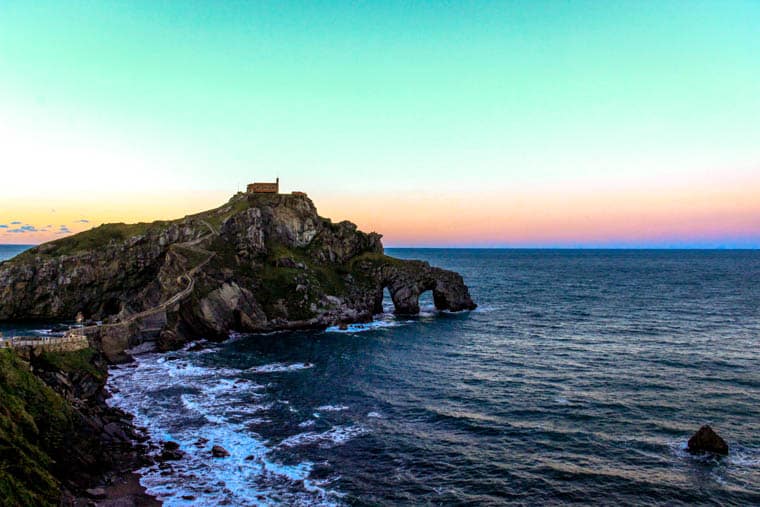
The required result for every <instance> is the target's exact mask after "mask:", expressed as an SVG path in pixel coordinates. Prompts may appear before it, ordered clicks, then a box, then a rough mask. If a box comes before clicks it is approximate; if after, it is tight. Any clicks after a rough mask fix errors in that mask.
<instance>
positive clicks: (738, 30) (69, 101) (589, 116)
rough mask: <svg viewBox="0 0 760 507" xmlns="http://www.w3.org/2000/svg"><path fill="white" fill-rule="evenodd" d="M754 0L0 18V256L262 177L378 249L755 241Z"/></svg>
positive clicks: (135, 6) (119, 10)
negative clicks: (14, 246)
mask: <svg viewBox="0 0 760 507" xmlns="http://www.w3.org/2000/svg"><path fill="white" fill-rule="evenodd" d="M759 26H760V2H757V1H754V0H753V1H746V2H740V1H735V2H731V1H720V2H701V1H697V0H694V1H688V2H686V1H680V2H666V1H658V2H654V1H653V2H646V1H631V2H620V1H612V0H608V1H603V2H602V1H595V2H581V1H551V2H540V1H535V0H533V1H525V2H518V1H514V2H476V1H472V2H464V1H462V2H444V1H441V2H421V1H404V2H392V1H383V2H358V1H357V2H338V1H324V2H317V1H309V2H306V1H304V2H285V1H277V2H274V1H273V2H266V1H256V2H230V1H226V2H216V1H205V2H204V1H192V2H189V1H186V2H180V1H176V2H159V1H154V0H151V1H142V2H140V1H131V2H121V1H120V2H114V1H105V0H92V1H77V2H68V1H61V0H56V1H52V2H46V1H35V2H29V1H27V0H23V1H14V0H3V1H1V2H0V243H38V242H41V241H47V240H49V239H53V238H56V237H61V236H63V235H66V234H69V233H70V232H76V231H80V230H84V229H86V228H89V227H91V226H94V225H98V224H100V223H103V222H113V221H125V222H132V221H140V220H153V219H167V218H176V217H181V216H183V215H185V214H187V213H191V212H195V211H199V210H203V209H207V208H211V207H213V206H216V205H218V204H220V203H221V202H224V201H226V200H227V198H228V197H229V196H230V195H231V194H232V193H234V192H235V191H236V190H238V189H239V188H243V187H244V185H245V183H247V182H249V181H252V180H254V179H255V180H264V181H266V180H270V179H274V177H275V176H279V177H280V178H281V181H282V187H283V189H284V190H285V191H290V190H303V191H306V192H308V193H309V195H310V196H311V197H312V199H314V201H315V203H316V205H317V207H318V209H319V211H320V213H321V214H323V215H325V216H329V217H331V218H333V219H336V220H339V219H350V220H352V221H354V222H356V223H357V224H359V226H360V227H361V228H363V229H365V230H376V231H378V232H381V233H383V234H384V235H385V241H384V242H385V244H386V246H448V245H451V246H568V247H575V246H591V247H593V246H614V247H619V246H630V247H648V246H657V247H660V246H661V247H752V248H757V247H760V30H759V29H758V27H759Z"/></svg>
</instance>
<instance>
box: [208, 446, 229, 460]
mask: <svg viewBox="0 0 760 507" xmlns="http://www.w3.org/2000/svg"><path fill="white" fill-rule="evenodd" d="M211 455H212V456H213V457H215V458H226V457H227V456H229V455H230V453H229V452H228V451H227V449H225V448H224V447H222V446H221V445H215V446H214V447H212V448H211Z"/></svg>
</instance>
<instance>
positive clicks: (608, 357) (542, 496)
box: [110, 249, 760, 505]
mask: <svg viewBox="0 0 760 507" xmlns="http://www.w3.org/2000/svg"><path fill="white" fill-rule="evenodd" d="M388 253H389V254H391V255H394V256H397V257H403V258H415V259H424V260H428V261H430V263H431V264H434V265H437V266H441V267H445V268H449V269H453V270H456V271H458V272H460V273H461V274H462V275H463V276H464V279H465V282H466V283H467V284H468V285H469V287H470V289H471V292H472V295H473V298H474V299H475V301H476V302H477V303H478V304H479V308H478V309H477V310H475V311H473V312H465V313H456V314H450V313H437V312H436V311H435V310H434V307H433V306H432V297H431V296H430V294H426V295H424V296H423V301H422V308H423V311H422V314H421V315H420V316H419V317H416V318H411V319H410V318H399V319H397V318H394V317H393V315H392V314H390V313H386V314H383V315H378V316H377V322H376V323H375V324H373V325H371V326H366V327H362V326H353V327H352V328H351V329H349V330H348V331H342V332H341V331H339V330H337V329H329V330H327V331H326V332H303V333H276V334H269V335H253V336H237V335H235V336H232V337H231V338H230V339H229V340H228V341H227V342H225V343H222V344H215V345H210V346H209V348H206V349H203V350H197V351H190V350H189V349H188V350H183V351H177V352H173V353H169V354H166V355H159V354H154V353H150V352H148V353H144V354H141V355H139V356H138V359H137V362H136V363H135V364H131V365H127V366H122V367H119V368H116V369H115V370H114V371H113V375H112V378H111V381H110V386H111V388H112V389H113V391H114V396H113V398H112V403H113V404H115V405H118V406H120V407H122V408H124V409H126V410H128V411H130V412H132V413H134V414H135V415H136V417H137V422H138V424H141V425H144V426H146V427H147V428H148V429H149V430H150V432H151V435H152V438H153V439H154V440H155V441H160V440H175V441H176V442H178V443H179V444H180V446H181V448H182V450H184V451H185V452H186V453H187V455H186V457H185V459H183V460H180V461H177V462H172V465H171V468H170V469H166V470H161V469H159V468H157V467H154V468H149V469H146V470H144V477H143V483H144V484H145V485H146V486H147V487H148V489H149V491H151V492H153V493H155V494H158V495H159V496H160V497H161V498H162V499H164V500H165V502H166V503H167V504H168V505H221V504H225V503H226V504H227V505H264V504H276V503H283V504H289V505H299V504H300V505H322V504H335V505H426V504H431V505H464V504H466V505H505V504H518V505H555V504H606V505H610V504H613V505H634V504H635V505H693V504H709V505H716V504H720V505H749V504H760V251H643V250H635V251H633V250H631V251H622V250H606V251H605V250H601V251H593V250H411V249H403V250H400V249H399V250H395V249H394V250H391V249H389V251H388ZM386 309H387V310H388V312H390V310H391V309H392V305H391V304H390V301H386ZM702 424H710V425H712V426H713V428H714V429H716V430H717V431H718V433H720V434H721V435H722V436H724V437H725V439H726V440H727V441H728V443H729V446H730V448H731V452H730V455H729V456H728V457H727V458H723V459H712V458H709V459H705V458H700V457H694V456H691V455H690V454H688V453H687V452H686V451H685V447H686V441H687V440H688V438H689V437H690V435H691V434H692V433H693V432H694V431H695V430H697V429H698V428H699V427H700V426H701V425H702ZM199 438H203V439H206V440H207V441H203V440H201V441H199V440H198V439H199ZM215 444H219V445H222V446H223V447H225V448H226V449H227V450H228V451H229V452H230V453H231V456H230V457H229V458H224V459H212V458H211V457H210V453H209V449H210V447H211V446H212V445H215ZM183 496H185V497H186V498H185V499H183V498H182V497H183ZM191 497H192V499H191Z"/></svg>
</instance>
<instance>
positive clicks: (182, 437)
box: [108, 354, 340, 506]
mask: <svg viewBox="0 0 760 507" xmlns="http://www.w3.org/2000/svg"><path fill="white" fill-rule="evenodd" d="M286 366H292V365H286ZM240 372H241V371H240V370H234V369H229V368H216V369H215V368H211V367H207V366H200V365H195V364H191V363H188V362H187V361H185V360H184V359H183V358H181V357H180V359H177V360H173V361H165V360H164V358H163V357H161V356H159V355H157V354H145V355H141V356H139V357H137V358H136V360H135V363H132V364H131V365H124V366H119V367H115V368H113V369H112V370H111V373H110V375H109V379H108V384H109V387H110V388H111V389H112V390H113V391H118V392H116V393H115V394H114V395H113V396H112V397H111V398H109V400H108V402H109V404H110V405H112V406H117V407H119V408H121V409H123V410H125V411H126V412H129V413H132V414H133V415H134V416H135V418H134V422H135V424H136V425H137V426H142V427H145V428H147V430H148V435H149V437H150V439H151V443H152V446H153V448H154V449H156V450H155V451H154V453H158V452H160V451H159V450H158V449H160V443H161V441H165V440H172V441H175V442H177V443H178V444H179V446H180V449H181V450H182V451H183V452H184V453H185V454H184V456H183V457H182V459H180V460H176V461H172V462H171V468H170V469H169V470H161V469H159V468H158V466H150V467H146V468H144V469H142V470H140V473H141V475H142V477H141V480H140V482H141V484H142V485H143V486H145V487H146V489H147V491H148V492H149V493H150V494H153V495H156V496H157V497H158V498H159V499H160V500H162V501H163V502H164V503H165V504H166V505H168V506H173V505H219V504H223V503H226V504H229V505H262V504H264V505H270V504H276V503H287V504H300V505H314V504H319V505H330V504H333V503H334V502H335V500H334V499H335V498H338V497H339V494H338V493H336V492H333V491H329V490H327V489H326V488H320V487H319V483H316V484H312V483H309V484H308V485H307V484H306V481H307V480H308V477H309V475H310V473H311V470H312V468H313V464H312V463H311V462H309V461H302V462H296V463H294V464H283V463H279V462H277V461H275V460H274V458H272V457H270V452H271V448H270V447H268V443H267V441H265V440H264V439H262V438H261V437H260V436H258V435H257V434H256V433H254V432H252V431H251V429H250V427H251V425H254V424H259V423H263V422H269V419H268V418H266V413H267V411H268V410H269V409H270V408H271V406H272V403H251V400H257V399H260V398H261V396H263V395H261V394H260V393H258V392H257V391H259V390H260V389H263V388H264V386H262V385H260V384H257V383H255V382H253V381H252V380H249V379H241V378H239V375H240ZM188 416H189V419H188ZM201 416H202V417H201ZM262 416H263V417H262ZM201 437H202V438H204V439H206V440H205V441H203V440H199V438H201ZM336 440H338V441H339V440H340V438H338V437H337V436H336ZM213 445H221V446H222V447H224V448H225V449H226V450H227V451H228V452H229V453H230V456H229V457H227V458H224V459H215V458H213V457H211V447H212V446H213ZM167 472H168V473H167ZM164 474H165V475H164ZM183 496H188V497H190V496H192V497H194V499H193V500H184V499H182V497H183Z"/></svg>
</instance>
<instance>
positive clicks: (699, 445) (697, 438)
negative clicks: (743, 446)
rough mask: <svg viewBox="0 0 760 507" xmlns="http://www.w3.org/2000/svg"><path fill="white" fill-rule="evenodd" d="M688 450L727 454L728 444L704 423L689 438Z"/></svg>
mask: <svg viewBox="0 0 760 507" xmlns="http://www.w3.org/2000/svg"><path fill="white" fill-rule="evenodd" d="M687 448H688V450H689V452H690V453H692V454H699V453H705V452H711V453H713V454H721V455H726V454H728V444H727V443H726V441H725V440H723V439H722V438H721V437H720V435H718V434H717V433H715V431H713V429H712V428H711V427H710V426H709V425H707V424H706V425H704V426H702V427H701V428H699V430H698V431H697V432H696V433H694V435H693V436H692V437H691V438H690V439H689V443H688V447H687Z"/></svg>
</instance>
